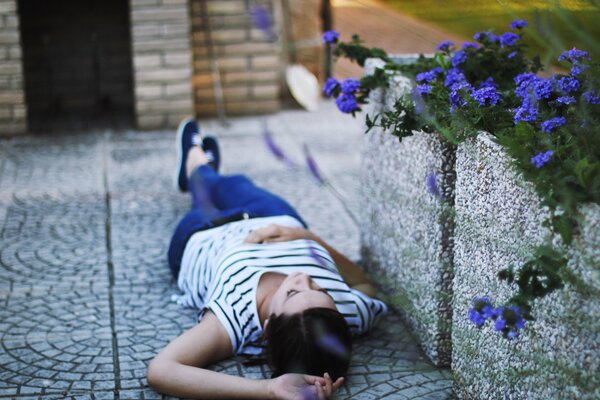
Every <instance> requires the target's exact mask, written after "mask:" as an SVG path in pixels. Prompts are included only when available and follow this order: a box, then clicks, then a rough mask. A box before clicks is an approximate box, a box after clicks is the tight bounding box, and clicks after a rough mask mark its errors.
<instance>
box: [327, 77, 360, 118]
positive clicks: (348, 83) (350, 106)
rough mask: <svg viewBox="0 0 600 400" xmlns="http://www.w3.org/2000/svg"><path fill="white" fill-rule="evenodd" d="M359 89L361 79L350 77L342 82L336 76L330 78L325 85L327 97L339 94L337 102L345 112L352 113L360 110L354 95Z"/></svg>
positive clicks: (339, 107)
mask: <svg viewBox="0 0 600 400" xmlns="http://www.w3.org/2000/svg"><path fill="white" fill-rule="evenodd" d="M359 89H360V81H359V80H357V79H354V78H348V79H346V80H344V81H343V82H341V83H340V82H339V81H338V80H337V79H335V78H329V79H327V81H326V82H325V85H323V93H325V95H326V96H327V97H331V96H337V97H336V99H335V104H336V105H337V107H338V109H339V110H340V111H341V112H343V113H352V112H354V111H357V110H359V107H358V102H357V101H356V97H355V96H354V94H355V93H356V92H357V91H358V90H359ZM340 92H341V93H340ZM338 94H339V95H338Z"/></svg>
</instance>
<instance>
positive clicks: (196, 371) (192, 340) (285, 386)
mask: <svg viewBox="0 0 600 400" xmlns="http://www.w3.org/2000/svg"><path fill="white" fill-rule="evenodd" d="M232 352H233V350H232V346H231V341H230V339H229V335H228V334H227V331H226V330H225V328H224V327H223V325H222V324H221V322H219V320H218V319H217V317H216V316H215V315H214V314H213V313H212V312H211V311H207V312H206V313H205V314H204V316H203V317H202V320H201V321H200V322H199V323H198V324H197V325H196V326H194V327H193V328H191V329H189V330H188V331H186V332H184V333H183V334H181V335H180V336H179V337H177V338H176V339H174V340H173V341H171V343H169V344H168V345H167V346H166V347H165V348H164V349H163V350H162V351H161V352H160V353H159V354H158V355H157V356H156V357H154V359H153V360H152V361H151V362H150V365H149V366H148V372H147V378H148V384H149V385H150V386H151V387H152V388H153V389H155V390H157V391H159V392H161V393H166V394H170V395H172V396H178V397H187V398H196V399H231V398H236V399H296V398H298V399H301V398H303V396H302V392H303V391H306V390H307V388H308V389H309V390H313V391H314V393H316V394H317V398H319V399H325V398H326V396H328V395H330V394H331V393H332V392H334V391H335V390H336V389H337V388H339V386H340V385H341V383H342V382H341V381H338V382H336V383H335V384H332V383H331V380H330V379H326V378H320V377H313V376H309V375H298V374H286V375H283V376H280V377H279V378H276V379H262V380H254V379H247V378H242V377H239V376H231V375H227V374H222V373H219V372H214V371H210V370H207V369H204V368H201V367H204V366H206V365H209V364H212V363H215V362H218V361H221V360H223V359H225V358H227V357H229V356H231V355H232Z"/></svg>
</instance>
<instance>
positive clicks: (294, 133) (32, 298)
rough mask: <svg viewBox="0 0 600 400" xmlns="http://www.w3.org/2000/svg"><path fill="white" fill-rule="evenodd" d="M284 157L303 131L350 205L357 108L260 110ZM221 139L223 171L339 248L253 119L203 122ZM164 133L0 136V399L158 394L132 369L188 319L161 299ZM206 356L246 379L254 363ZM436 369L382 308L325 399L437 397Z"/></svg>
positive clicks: (346, 228)
mask: <svg viewBox="0 0 600 400" xmlns="http://www.w3.org/2000/svg"><path fill="white" fill-rule="evenodd" d="M267 121H268V124H269V126H270V129H271V130H272V132H273V135H274V137H275V139H276V140H277V142H278V143H279V144H280V145H281V146H282V147H283V148H285V149H286V150H287V151H288V152H289V153H290V154H291V156H292V157H294V158H295V159H296V160H298V162H300V161H301V147H300V146H301V144H302V143H303V142H307V143H309V144H310V146H311V148H312V149H313V152H314V156H315V158H316V159H317V160H318V162H319V163H320V165H321V168H322V169H323V171H324V172H325V174H326V175H327V176H328V177H329V178H330V179H331V180H332V181H333V182H334V184H335V185H336V186H337V187H338V188H340V189H343V190H342V191H343V192H344V194H345V195H346V196H347V197H348V199H349V204H350V207H351V208H352V209H354V210H355V211H356V209H357V206H356V197H357V195H356V193H357V188H358V182H357V169H358V166H359V158H358V151H357V148H358V146H359V145H360V137H361V136H362V125H361V119H356V120H353V119H352V118H351V117H348V116H343V115H341V114H339V113H337V112H336V111H335V110H334V106H333V105H332V104H331V103H325V104H324V105H323V107H322V108H321V111H320V112H317V113H315V114H307V113H306V112H303V111H286V112H282V113H279V114H277V115H273V116H269V117H268V118H267ZM204 126H205V127H207V128H208V130H211V131H213V132H216V133H218V134H219V135H220V137H221V142H222V148H223V154H224V165H223V170H224V172H226V173H232V172H239V171H243V172H245V173H246V174H248V175H250V176H251V177H252V178H253V179H255V180H256V181H257V182H258V183H259V184H260V185H262V186H265V187H267V188H268V189H271V190H273V191H275V192H277V193H280V194H282V195H283V196H284V197H286V198H288V199H289V200H290V201H291V203H293V205H294V206H296V207H297V208H298V210H299V211H300V213H301V214H302V215H304V216H305V219H306V220H307V221H308V223H309V224H310V225H311V226H312V228H313V229H314V230H315V231H317V232H318V233H319V234H321V235H322V236H323V237H325V238H328V239H329V240H331V241H332V243H333V244H334V245H335V246H336V247H338V248H339V249H340V250H342V251H343V252H345V253H347V254H349V255H350V256H351V257H352V258H355V259H356V258H358V230H357V227H356V226H354V225H353V223H352V222H351V220H350V218H349V217H348V216H347V215H346V214H344V212H343V210H342V207H341V205H340V203H339V202H337V200H336V199H335V198H334V197H333V196H332V195H331V194H330V193H329V192H328V191H327V190H326V189H323V188H321V187H319V186H317V185H316V184H315V183H314V182H313V180H312V178H311V176H309V174H308V173H306V172H305V170H304V169H302V168H298V169H293V170H290V169H286V168H285V167H284V166H283V165H281V164H280V163H278V162H277V161H276V160H274V159H273V157H271V156H270V154H268V152H267V151H266V149H265V147H264V146H263V143H262V140H261V132H262V128H261V119H260V118H241V119H236V120H233V124H232V125H231V127H230V128H228V129H224V128H221V127H219V126H218V125H217V124H216V122H214V121H208V122H206V123H205V124H204ZM173 141H174V133H173V132H145V133H141V132H96V133H85V134H84V133H81V134H77V135H71V136H56V135H55V136H36V137H32V136H25V137H19V138H13V139H10V140H7V139H3V140H0V304H1V307H0V335H1V336H0V399H2V398H17V399H23V400H24V399H33V398H41V399H42V398H43V399H63V398H69V399H159V398H163V397H162V396H161V395H159V394H158V393H156V392H154V391H153V390H151V389H150V388H148V386H147V382H146V379H145V373H146V367H147V364H148V362H149V361H150V360H151V359H152V357H153V356H154V355H155V354H156V353H157V352H158V351H159V350H160V349H161V348H162V347H164V346H165V345H166V344H167V343H168V342H169V341H170V340H171V339H173V338H174V337H176V336H177V335H179V334H180V333H181V332H182V331H183V330H185V329H187V328H189V327H191V326H193V324H194V315H195V311H193V310H189V309H187V310H186V309H181V308H179V306H178V305H176V304H174V303H172V302H171V301H170V296H171V295H172V294H173V293H176V292H177V288H176V286H175V284H174V282H173V281H172V279H171V277H170V273H169V271H168V267H167V264H166V259H165V252H166V248H167V244H168V240H169V237H170V234H171V232H172V231H173V228H174V225H175V224H176V222H177V220H178V218H179V217H180V216H181V215H182V214H183V212H184V211H185V210H186V208H187V207H188V202H189V200H188V198H187V196H186V195H183V194H180V193H178V192H176V191H175V190H174V189H173V186H172V180H171V178H172V172H173V171H172V170H173V166H174V164H175V161H176V160H175V151H174V147H173V145H174V143H173ZM242 360H243V359H242V358H239V357H238V358H232V359H230V360H227V361H225V362H222V363H219V364H217V365H215V366H213V367H212V368H214V369H215V370H217V371H222V372H226V373H230V374H238V375H242V376H246V377H250V378H260V377H265V376H267V377H268V376H269V371H268V368H267V367H266V366H262V367H244V366H243V365H242V364H241V361H242ZM450 376H451V374H450V372H449V371H448V370H438V369H436V368H434V367H432V366H430V365H429V364H428V363H427V362H426V361H425V360H424V359H423V357H422V356H421V353H420V352H419V350H418V349H417V347H416V345H415V342H414V340H413V339H412V338H411V337H410V335H409V334H408V333H407V331H406V329H405V328H404V326H403V325H402V324H401V323H400V322H399V320H398V317H397V316H396V315H394V314H391V315H389V316H388V317H387V318H386V319H385V321H384V322H383V323H382V324H381V325H380V326H378V327H377V328H376V329H375V331H374V332H373V333H372V334H371V335H369V336H368V337H364V338H360V339H358V341H357V343H356V346H355V350H354V355H353V359H352V368H351V370H350V374H349V379H348V383H347V385H346V386H344V387H343V388H342V389H341V390H340V392H339V394H338V395H337V396H336V398H339V399H342V398H352V399H381V398H389V399H447V398H449V396H450V391H451V389H450V387H451V380H450Z"/></svg>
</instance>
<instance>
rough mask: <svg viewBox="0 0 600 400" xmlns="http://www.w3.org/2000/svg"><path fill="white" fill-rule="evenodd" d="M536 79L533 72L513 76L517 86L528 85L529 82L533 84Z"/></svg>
mask: <svg viewBox="0 0 600 400" xmlns="http://www.w3.org/2000/svg"><path fill="white" fill-rule="evenodd" d="M536 79H537V76H536V75H535V74H534V73H533V72H523V73H522V74H519V75H517V76H515V79H514V80H515V84H516V85H517V86H523V85H527V86H528V85H529V84H530V83H531V82H534V81H535V80H536Z"/></svg>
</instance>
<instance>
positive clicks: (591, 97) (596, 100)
mask: <svg viewBox="0 0 600 400" xmlns="http://www.w3.org/2000/svg"><path fill="white" fill-rule="evenodd" d="M583 98H584V99H585V101H587V102H588V104H594V105H596V104H600V96H598V93H596V92H594V91H593V90H588V91H587V92H585V93H583Z"/></svg>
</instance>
